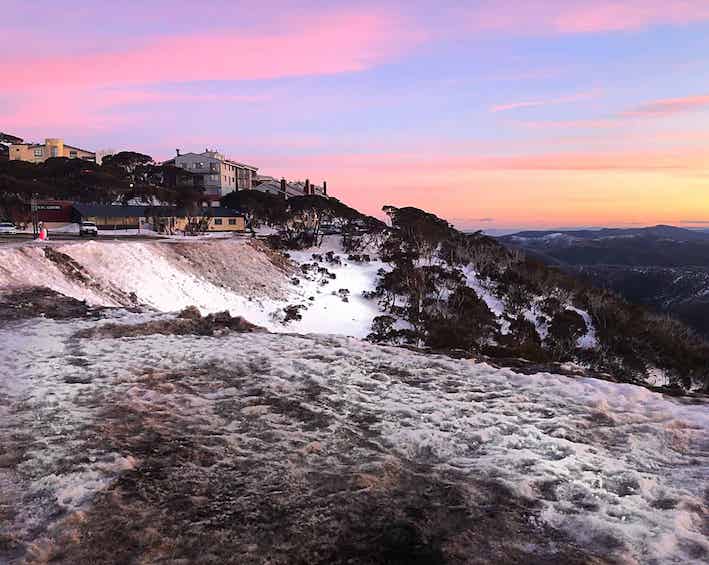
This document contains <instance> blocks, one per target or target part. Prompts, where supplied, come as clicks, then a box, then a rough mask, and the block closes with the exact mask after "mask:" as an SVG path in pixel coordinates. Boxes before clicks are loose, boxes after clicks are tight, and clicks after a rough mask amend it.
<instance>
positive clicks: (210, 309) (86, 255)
mask: <svg viewBox="0 0 709 565" xmlns="http://www.w3.org/2000/svg"><path fill="white" fill-rule="evenodd" d="M390 213H391V214H392V215H394V214H398V216H397V217H396V218H394V220H393V228H392V229H389V230H385V231H379V232H377V233H369V232H359V235H355V236H347V238H346V239H345V240H343V239H342V237H341V236H339V235H337V236H324V237H323V238H322V242H320V245H319V246H316V247H305V248H302V249H298V248H296V249H289V250H288V251H282V250H281V251H274V250H272V249H271V248H270V247H268V246H267V245H265V244H264V243H263V242H261V241H259V240H253V241H252V240H247V239H244V240H239V239H231V240H228V239H227V240H193V241H184V240H164V241H159V242H135V241H132V242H131V241H124V242H118V241H109V242H97V241H90V242H84V243H53V244H50V245H45V246H40V245H35V244H29V245H24V246H22V245H21V246H10V247H4V248H0V307H1V306H2V305H3V304H5V305H6V306H8V307H11V305H12V302H13V301H15V300H16V297H14V296H13V295H12V294H9V295H8V292H10V293H11V292H12V291H13V290H22V289H25V290H26V289H28V288H34V287H47V288H49V289H52V290H53V291H56V292H58V293H59V294H61V295H64V296H68V297H72V298H76V299H79V300H86V302H87V303H88V305H89V306H99V307H128V308H137V309H139V310H144V309H146V308H148V309H152V310H155V311H159V312H166V313H167V312H177V311H179V310H182V309H184V308H186V307H188V306H195V307H197V308H198V309H199V310H200V311H201V312H202V313H203V314H207V313H216V312H221V311H225V310H226V311H229V312H230V313H231V314H232V315H236V316H242V317H244V318H245V319H246V320H248V321H249V322H251V323H253V324H256V325H258V326H261V327H263V328H266V329H267V330H269V331H274V332H296V333H324V334H334V335H342V336H351V337H356V338H360V339H364V338H366V339H368V340H370V341H373V342H375V343H383V344H393V345H403V346H407V347H414V348H418V349H425V350H429V351H439V352H446V353H448V354H451V355H454V356H467V357H473V358H480V359H490V360H493V361H494V362H495V363H497V364H502V365H506V366H520V363H521V364H522V365H524V364H527V365H529V366H530V369H529V370H538V369H539V368H540V367H546V368H547V370H554V371H560V370H561V367H562V366H564V367H566V369H564V370H567V369H569V370H573V371H575V372H577V373H581V374H587V375H596V376H602V377H603V378H607V379H609V380H613V381H618V382H632V383H638V384H644V385H646V386H660V387H670V388H671V389H672V390H674V391H675V392H681V391H685V392H686V391H697V390H702V389H705V388H706V387H707V382H709V366H707V363H706V358H707V356H708V355H709V346H708V345H707V343H706V342H703V341H702V340H700V339H697V338H695V337H693V336H692V335H691V334H689V333H687V331H686V329H685V328H684V327H683V326H682V325H681V324H677V323H676V322H673V321H671V320H667V319H664V318H661V317H657V316H653V315H652V314H650V313H648V312H646V311H644V310H641V309H637V308H633V307H631V306H629V305H628V304H626V303H624V302H623V301H621V300H619V299H618V298H617V297H615V296H613V295H612V294H608V293H607V292H604V291H602V290H598V289H595V288H594V287H591V286H588V285H585V284H582V283H579V282H578V281H576V280H575V279H572V278H570V277H567V276H564V275H562V274H560V273H558V272H555V271H552V270H549V269H547V268H545V267H543V266H542V265H541V264H539V263H535V262H534V261H530V260H528V259H526V258H525V257H524V256H523V255H521V254H516V253H512V252H509V251H508V250H506V249H505V248H504V247H503V246H501V245H499V244H498V243H497V242H496V241H494V240H493V239H491V238H487V237H485V236H481V235H479V234H473V235H468V236H466V235H463V234H460V233H459V232H456V231H455V230H453V229H452V228H451V227H450V226H449V225H448V224H447V223H446V222H445V221H443V220H440V219H438V218H436V217H435V216H431V215H428V214H425V213H424V212H421V211H419V210H415V209H391V210H390ZM404 215H406V216H404ZM281 243H282V242H281ZM343 245H344V246H343ZM296 247H299V246H296ZM345 247H347V248H349V249H350V250H349V251H346V250H345ZM118 266H120V267H118ZM3 289H5V290H4V292H3ZM3 295H5V296H3ZM535 367H536V369H535ZM668 390H669V389H668Z"/></svg>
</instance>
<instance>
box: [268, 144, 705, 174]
mask: <svg viewBox="0 0 709 565" xmlns="http://www.w3.org/2000/svg"><path fill="white" fill-rule="evenodd" d="M269 165H272V166H278V167H286V168H287V167H295V168H296V169H298V170H300V169H302V170H303V171H307V170H316V169H325V170H329V171H330V172H331V173H333V174H337V175H345V176H349V175H350V174H354V173H355V172H356V171H377V172H391V173H400V174H402V175H403V177H402V178H410V177H412V176H413V177H414V178H415V177H416V176H417V175H419V174H425V173H434V174H435V173H437V172H439V171H448V172H451V171H458V172H474V171H662V170H705V169H709V150H693V151H691V152H690V151H683V150H675V151H656V152H628V151H615V152H593V153H591V152H589V153H583V152H576V153H543V154H536V155H529V154H519V155H488V156H485V155H473V156H462V157H458V156H456V157H450V156H448V155H432V154H425V155H422V154H393V153H392V154H385V153H378V154H367V155H362V154H359V155H353V154H343V155H317V156H305V157H283V156H278V157H275V156H274V161H273V163H269Z"/></svg>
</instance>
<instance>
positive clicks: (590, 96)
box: [490, 90, 601, 113]
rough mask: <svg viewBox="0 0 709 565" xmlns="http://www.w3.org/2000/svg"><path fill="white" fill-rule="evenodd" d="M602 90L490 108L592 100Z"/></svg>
mask: <svg viewBox="0 0 709 565" xmlns="http://www.w3.org/2000/svg"><path fill="white" fill-rule="evenodd" d="M600 95H601V94H600V92H598V91H596V90H594V91H590V92H579V93H578V94H572V95H570V96H562V97H561V98H552V99H549V100H531V101H526V102H512V103H509V104H498V105H495V106H493V107H492V108H490V111H491V112H495V113H497V112H509V111H510V110H519V109H521V108H536V107H539V106H555V105H558V104H568V103H572V102H579V101H581V100H590V99H593V98H598V97H599V96H600Z"/></svg>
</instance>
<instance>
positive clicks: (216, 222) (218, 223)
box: [214, 218, 222, 226]
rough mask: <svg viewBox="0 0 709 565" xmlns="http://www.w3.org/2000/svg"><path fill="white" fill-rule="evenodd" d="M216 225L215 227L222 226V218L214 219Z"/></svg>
mask: <svg viewBox="0 0 709 565" xmlns="http://www.w3.org/2000/svg"><path fill="white" fill-rule="evenodd" d="M214 225H215V226H221V225H222V219H221V218H214Z"/></svg>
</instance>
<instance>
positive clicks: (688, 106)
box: [624, 94, 709, 117]
mask: <svg viewBox="0 0 709 565" xmlns="http://www.w3.org/2000/svg"><path fill="white" fill-rule="evenodd" d="M704 108H709V94H707V95H703V96H686V97H684V98H667V99H665V100H656V101H654V102H650V103H648V104H643V105H642V106H639V107H638V108H636V109H634V110H630V111H628V112H625V113H624V115H625V116H634V117H643V116H647V117H654V116H669V115H672V114H679V113H682V112H690V111H693V110H701V109H704Z"/></svg>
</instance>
